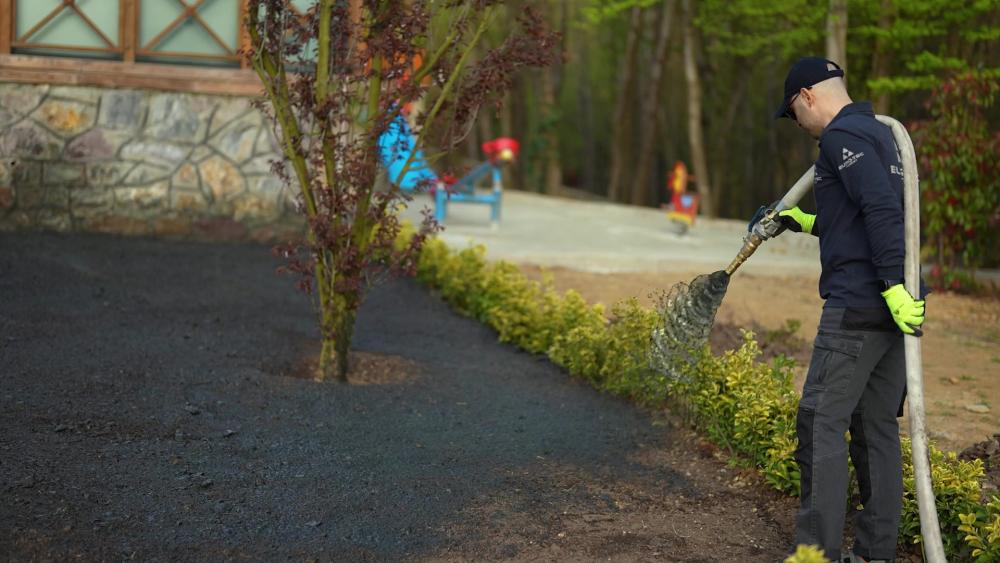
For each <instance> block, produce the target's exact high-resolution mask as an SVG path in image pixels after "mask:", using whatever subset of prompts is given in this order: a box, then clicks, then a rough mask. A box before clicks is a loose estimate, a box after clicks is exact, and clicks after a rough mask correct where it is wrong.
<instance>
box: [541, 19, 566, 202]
mask: <svg viewBox="0 0 1000 563" xmlns="http://www.w3.org/2000/svg"><path fill="white" fill-rule="evenodd" d="M557 9H558V10H559V15H558V18H559V28H560V30H561V33H562V35H561V37H562V40H561V42H560V45H559V50H560V53H565V51H566V29H567V21H568V17H567V7H566V2H565V0H563V1H562V2H560V3H559V6H558V8H557ZM541 72H542V104H543V106H544V108H545V112H544V118H543V119H544V123H545V177H544V179H543V184H542V191H543V192H544V193H547V194H558V193H560V192H562V185H563V177H562V163H561V158H560V156H561V155H560V150H559V121H560V120H561V119H562V116H561V115H560V111H559V110H560V108H559V90H560V86H561V85H562V61H561V60H560V62H558V63H555V64H553V65H551V66H550V67H549V68H545V69H542V71H541Z"/></svg>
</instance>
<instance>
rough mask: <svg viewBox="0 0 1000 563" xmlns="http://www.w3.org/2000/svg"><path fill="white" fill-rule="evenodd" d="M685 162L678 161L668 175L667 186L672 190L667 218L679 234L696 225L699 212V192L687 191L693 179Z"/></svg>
mask: <svg viewBox="0 0 1000 563" xmlns="http://www.w3.org/2000/svg"><path fill="white" fill-rule="evenodd" d="M693 179H694V178H692V177H691V176H690V175H689V174H688V171H687V166H684V163H683V162H681V161H679V160H678V161H677V162H675V163H674V168H673V170H671V171H670V175H669V176H668V177H667V188H668V189H669V190H670V205H664V206H663V207H665V208H666V209H667V219H669V220H670V224H671V227H673V230H674V232H676V233H677V234H680V235H682V234H684V233H686V232H687V230H688V229H689V228H691V226H692V225H694V218H695V215H697V214H698V194H696V193H689V192H688V191H687V185H688V182H690V181H691V180H693Z"/></svg>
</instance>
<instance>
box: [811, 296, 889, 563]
mask: <svg viewBox="0 0 1000 563" xmlns="http://www.w3.org/2000/svg"><path fill="white" fill-rule="evenodd" d="M845 311H847V309H844V308H832V307H828V308H825V309H824V310H823V315H822V317H821V318H820V323H819V333H818V334H817V335H816V340H815V343H814V347H813V355H812V360H811V362H810V364H809V372H808V375H807V376H806V383H805V387H804V388H803V390H802V400H801V401H799V411H798V420H797V424H796V427H797V434H798V439H799V443H798V447H797V448H796V450H795V460H796V461H797V462H798V465H799V471H800V482H801V485H802V496H801V507H800V509H799V513H798V516H797V517H796V530H795V543H796V544H818V545H819V546H820V547H821V548H823V549H824V550H825V551H826V556H827V557H828V558H829V559H831V560H832V561H839V560H840V555H841V542H842V540H843V529H844V517H845V511H846V508H847V487H848V471H847V454H848V445H847V441H846V440H845V439H844V433H845V431H847V430H850V432H851V441H850V448H849V450H850V455H851V460H852V461H853V462H854V467H855V469H856V471H857V475H858V484H859V488H860V491H861V502H862V504H863V505H864V509H863V510H862V511H861V512H859V513H858V515H857V517H856V519H855V526H854V528H855V537H856V541H855V544H854V553H855V554H857V555H860V556H862V557H864V558H865V559H889V560H891V559H893V558H894V557H895V555H896V540H897V534H898V529H899V518H900V511H901V509H902V497H903V475H902V471H903V470H902V461H901V456H900V450H899V425H898V423H897V421H896V414H897V411H898V410H899V408H900V405H901V403H902V400H903V394H904V393H905V389H906V365H905V359H904V356H903V336H902V333H900V332H899V331H897V330H891V331H890V330H886V329H885V328H884V327H879V328H880V330H870V329H869V330H864V329H858V328H855V327H857V326H864V324H863V323H861V324H859V323H854V322H851V319H845V318H844V317H845ZM886 312H888V311H886ZM845 320H847V321H848V322H845ZM845 327H851V328H845Z"/></svg>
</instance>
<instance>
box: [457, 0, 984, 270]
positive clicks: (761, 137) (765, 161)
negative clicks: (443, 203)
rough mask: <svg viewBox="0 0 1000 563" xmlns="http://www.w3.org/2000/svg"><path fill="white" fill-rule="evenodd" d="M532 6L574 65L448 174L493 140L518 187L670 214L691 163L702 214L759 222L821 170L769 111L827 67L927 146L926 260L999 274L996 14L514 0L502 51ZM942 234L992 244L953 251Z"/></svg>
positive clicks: (712, 0) (529, 76) (534, 82)
mask: <svg viewBox="0 0 1000 563" xmlns="http://www.w3.org/2000/svg"><path fill="white" fill-rule="evenodd" d="M529 4H530V5H531V6H532V7H534V8H536V9H538V10H540V11H542V12H543V14H544V16H545V18H546V20H547V21H549V22H550V24H551V25H552V26H553V27H554V28H556V29H557V30H559V31H560V32H561V33H562V39H561V42H562V43H561V50H562V52H563V57H562V61H561V64H556V65H553V66H552V67H550V68H547V69H543V70H531V71H526V72H522V73H520V74H519V75H518V76H517V78H516V80H515V83H514V87H513V89H512V90H511V92H510V93H509V94H508V95H507V96H506V97H505V99H504V100H503V103H502V104H500V105H499V107H487V108H482V110H481V111H480V112H479V115H478V117H477V119H476V123H475V125H474V126H472V127H471V128H470V133H469V134H468V135H467V136H466V137H465V140H464V147H462V146H459V147H455V149H456V150H454V151H453V157H452V158H450V159H449V161H447V162H446V164H445V166H450V167H452V168H453V169H454V170H456V171H460V170H459V169H460V168H461V166H462V163H463V162H465V163H467V162H470V161H472V160H475V159H477V158H478V146H479V144H480V143H481V142H483V141H485V140H488V139H491V138H494V137H497V136H501V135H503V136H511V137H514V138H516V139H518V140H519V141H521V142H522V145H523V146H522V153H521V155H520V157H519V159H518V164H517V166H516V167H514V168H513V169H512V170H511V172H510V177H509V179H508V184H509V186H510V187H513V188H516V189H521V190H528V191H535V192H541V193H546V194H553V195H570V196H575V197H584V198H595V199H604V200H609V201H616V202H621V203H627V204H633V205H643V206H654V207H658V206H660V205H661V204H664V203H666V202H668V201H669V199H670V195H669V192H668V189H667V187H666V181H667V177H668V174H669V172H670V170H671V168H672V167H673V165H674V163H675V162H676V161H682V162H684V163H685V164H686V165H687V167H688V169H689V170H690V172H691V174H692V175H693V177H694V181H693V183H692V185H691V187H690V189H691V190H696V191H697V192H698V193H699V194H700V195H701V203H700V207H701V213H702V214H703V215H706V216H713V217H727V218H748V217H749V216H750V215H751V214H752V213H753V211H754V210H755V209H756V208H757V207H758V206H759V205H761V204H763V203H769V202H772V201H774V200H775V199H776V198H777V197H779V196H780V195H781V194H783V193H784V191H785V190H787V188H788V187H790V186H791V184H792V183H793V182H794V181H795V180H796V179H797V178H798V177H799V176H800V175H801V174H802V173H803V172H804V171H805V170H806V169H807V168H808V167H809V166H810V165H811V164H812V162H813V160H814V159H815V156H816V150H817V149H816V143H815V141H814V140H812V139H811V138H809V136H808V135H806V134H804V133H803V132H802V131H801V130H799V129H798V128H797V126H796V125H795V123H794V122H792V121H791V120H787V119H782V120H775V119H774V117H773V114H774V111H775V109H776V108H777V106H778V105H779V103H780V101H781V98H782V92H783V83H784V78H785V74H786V72H787V70H788V68H789V67H790V66H791V65H792V63H793V62H794V61H795V60H796V59H797V58H799V57H801V56H808V55H819V56H826V57H827V58H830V59H831V60H834V61H836V62H837V63H839V64H840V65H841V66H843V67H844V69H845V71H846V73H847V83H848V88H849V90H850V92H851V94H852V97H853V99H854V100H855V101H861V100H866V101H871V102H872V103H873V104H874V108H875V111H876V112H877V113H883V114H887V115H891V116H893V117H895V118H897V119H899V120H900V121H902V122H903V123H904V124H905V125H907V127H908V128H910V129H911V132H912V133H914V136H915V141H916V142H917V148H918V152H920V151H921V144H924V145H926V147H925V149H924V150H923V152H922V153H921V157H922V166H921V180H922V187H923V189H924V193H925V199H927V200H928V201H929V202H933V201H934V200H935V199H937V201H938V203H939V204H940V205H938V206H937V208H936V209H935V208H934V206H933V205H932V206H931V207H930V208H928V206H927V205H926V203H925V218H924V223H925V236H927V235H929V236H930V239H932V240H930V241H929V242H930V244H929V246H930V252H931V253H935V251H936V253H937V254H939V255H941V256H939V258H941V259H947V260H950V261H951V263H957V265H968V266H972V267H976V266H995V265H997V264H998V262H1000V252H998V249H997V243H996V242H991V241H990V239H995V238H996V237H989V236H987V235H988V233H989V232H990V231H995V228H996V227H997V225H998V222H1000V207H998V203H1000V185H998V184H997V176H998V174H997V164H996V162H995V161H997V160H1000V158H997V155H998V149H1000V133H998V127H997V124H998V122H1000V112H998V111H997V106H996V105H995V104H993V103H992V102H993V98H994V96H995V93H996V90H997V78H998V77H1000V41H998V39H1000V1H997V0H976V1H963V2H955V1H952V0H828V1H827V2H823V1H820V2H816V1H808V0H768V1H760V0H546V1H543V2H538V1H531V0H511V1H509V2H507V4H506V14H505V15H504V17H506V18H509V21H508V22H504V23H503V24H500V25H496V26H495V32H496V33H497V35H498V37H499V36H500V35H501V34H502V30H503V29H509V28H510V25H513V22H514V18H515V17H516V15H517V14H518V13H520V11H521V9H522V8H523V7H524V6H525V5H529ZM963 81H964V82H963ZM962 84H964V86H963V85H962ZM970 98H971V99H970ZM935 101H938V102H939V103H937V104H935ZM935 120H937V121H935ZM948 124H950V125H948ZM936 125H937V127H936ZM970 128H971V130H970ZM922 134H926V135H927V136H926V137H921V135H922ZM942 134H947V135H949V136H950V137H949V139H947V141H948V143H946V144H947V146H942V145H941V142H942V140H941V138H940V136H941V135H942ZM925 140H926V142H923V141H925ZM952 141H955V142H954V143H953V142H952ZM956 143H957V144H956ZM930 150H933V153H931V152H929V151H930ZM935 157H936V158H937V159H938V160H937V161H935V160H934V158H935ZM942 194H943V196H942ZM935 196H937V197H935ZM803 207H804V208H805V209H807V210H809V209H811V207H812V198H809V197H807V198H806V201H804V202H803ZM935 213H937V214H938V215H940V216H941V217H940V219H941V221H938V222H939V223H941V224H939V225H938V226H937V228H936V229H935V228H933V226H932V225H931V228H930V229H928V226H929V225H928V221H933V220H934V217H933V215H934V214H935ZM942 221H943V222H942ZM949 224H950V225H949ZM945 231H949V233H950V235H951V238H952V239H956V238H957V239H963V240H965V241H968V240H969V239H970V234H971V238H981V239H982V240H981V241H980V244H979V245H978V247H976V246H975V245H973V248H972V249H971V253H970V251H969V249H968V248H965V247H966V246H967V245H966V244H958V247H957V248H955V249H953V250H951V251H949V250H948V249H947V248H945V247H944V245H945V244H946V243H948V236H946V233H945ZM984 231H985V232H984ZM935 237H937V239H939V240H934V239H935ZM952 243H961V241H960V240H953V241H952ZM949 254H950V255H949Z"/></svg>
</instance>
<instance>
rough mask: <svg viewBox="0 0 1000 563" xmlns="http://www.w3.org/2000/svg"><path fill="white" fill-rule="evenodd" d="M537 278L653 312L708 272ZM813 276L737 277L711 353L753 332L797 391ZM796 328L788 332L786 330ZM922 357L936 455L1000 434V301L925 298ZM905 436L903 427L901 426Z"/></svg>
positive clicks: (807, 343) (812, 315)
mask: <svg viewBox="0 0 1000 563" xmlns="http://www.w3.org/2000/svg"><path fill="white" fill-rule="evenodd" d="M522 267H523V269H524V271H525V272H526V273H528V274H529V275H530V276H533V277H534V278H536V279H540V278H541V276H542V272H543V271H545V272H548V273H549V274H551V275H552V276H553V278H554V283H555V286H556V288H557V289H559V290H560V291H565V290H567V289H575V290H577V291H578V292H580V294H581V295H583V297H584V298H585V299H586V300H587V301H588V302H591V303H604V304H606V305H611V304H614V303H616V302H618V301H621V300H623V299H628V298H631V297H635V298H638V299H639V301H640V302H641V303H643V304H644V305H646V306H649V307H652V306H653V304H654V303H655V302H656V297H657V295H658V294H659V293H660V292H662V291H664V290H667V289H669V288H670V287H671V286H672V285H673V284H675V283H677V282H681V281H684V282H687V281H690V280H691V279H693V278H694V277H695V276H697V275H699V274H704V273H708V272H693V271H677V272H674V273H670V274H662V273H614V274H597V273H588V272H579V271H575V270H569V269H563V268H555V269H544V270H543V269H541V268H538V267H536V266H533V265H523V266H522ZM817 284H818V279H817V278H816V277H815V276H780V275H775V276H759V275H752V274H747V273H744V272H737V273H736V275H735V276H734V277H733V279H732V281H731V282H730V284H729V290H728V293H727V295H726V298H725V299H724V300H723V302H722V307H721V308H720V310H719V313H718V316H717V317H716V326H715V328H714V329H713V333H712V335H711V341H712V345H713V349H715V350H716V351H721V350H725V349H727V348H732V347H734V346H737V345H739V343H740V342H741V338H740V330H739V329H740V328H748V329H753V330H754V331H755V333H756V334H757V337H758V340H759V341H760V342H761V343H762V347H763V349H764V352H765V358H767V357H771V356H773V355H775V354H777V353H784V354H785V355H788V356H790V357H794V358H795V359H796V360H797V361H798V366H799V367H798V368H797V369H798V381H797V383H798V385H799V386H801V384H802V382H803V381H804V379H805V369H806V367H807V366H808V359H809V356H810V354H811V352H812V339H813V337H814V336H815V334H816V327H817V324H818V323H819V316H820V313H821V311H822V307H823V301H822V300H821V299H820V297H819V292H818V290H817ZM790 322H791V326H793V327H794V326H798V329H797V330H796V331H794V333H791V334H790V333H789V331H788V326H789V323H790ZM924 327H925V330H924V334H925V335H924V337H923V339H922V341H921V342H922V352H923V361H924V365H923V367H924V396H925V403H926V410H927V428H928V431H929V434H930V436H931V438H932V439H933V440H934V442H935V443H936V444H937V445H938V446H939V447H941V448H943V449H946V450H950V451H956V452H960V451H962V450H963V449H964V448H966V447H968V446H970V445H972V444H974V443H978V442H981V441H985V440H988V439H990V438H991V437H992V436H993V435H994V434H995V433H997V432H998V431H1000V299H997V298H995V297H992V298H991V297H970V296H965V295H958V294H954V293H945V292H936V293H932V294H931V295H929V296H928V298H927V319H926V321H925V324H924ZM900 424H901V427H902V428H903V430H904V432H905V429H906V428H907V423H906V421H905V419H904V420H902V421H901V423H900Z"/></svg>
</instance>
